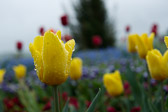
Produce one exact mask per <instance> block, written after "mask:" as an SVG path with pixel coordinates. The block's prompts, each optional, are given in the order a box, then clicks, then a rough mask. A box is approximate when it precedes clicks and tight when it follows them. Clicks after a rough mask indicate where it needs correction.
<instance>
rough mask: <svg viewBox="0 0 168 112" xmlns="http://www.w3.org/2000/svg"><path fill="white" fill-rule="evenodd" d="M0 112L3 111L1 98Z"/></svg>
mask: <svg viewBox="0 0 168 112" xmlns="http://www.w3.org/2000/svg"><path fill="white" fill-rule="evenodd" d="M0 112H3V103H2V100H1V99H0Z"/></svg>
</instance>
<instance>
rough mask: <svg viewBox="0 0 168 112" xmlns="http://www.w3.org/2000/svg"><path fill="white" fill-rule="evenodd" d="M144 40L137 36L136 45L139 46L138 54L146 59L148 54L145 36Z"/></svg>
mask: <svg viewBox="0 0 168 112" xmlns="http://www.w3.org/2000/svg"><path fill="white" fill-rule="evenodd" d="M142 37H143V38H141V37H140V36H138V35H137V38H136V39H135V41H136V45H137V50H138V54H139V56H140V57H141V58H145V57H146V54H147V48H146V46H145V43H144V41H146V39H145V38H146V36H145V35H143V36H142Z"/></svg>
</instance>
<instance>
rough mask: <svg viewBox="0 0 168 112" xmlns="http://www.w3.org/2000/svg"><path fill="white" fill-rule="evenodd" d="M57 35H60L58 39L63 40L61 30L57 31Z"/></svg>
mask: <svg viewBox="0 0 168 112" xmlns="http://www.w3.org/2000/svg"><path fill="white" fill-rule="evenodd" d="M56 35H58V38H59V39H60V40H61V31H60V30H58V31H57V33H56Z"/></svg>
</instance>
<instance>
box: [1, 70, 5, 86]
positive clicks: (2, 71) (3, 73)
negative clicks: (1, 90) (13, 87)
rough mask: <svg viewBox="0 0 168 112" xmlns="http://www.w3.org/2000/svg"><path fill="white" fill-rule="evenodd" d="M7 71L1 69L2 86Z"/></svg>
mask: <svg viewBox="0 0 168 112" xmlns="http://www.w3.org/2000/svg"><path fill="white" fill-rule="evenodd" d="M5 72H6V71H5V69H0V84H1V83H2V82H3V80H4V75H5Z"/></svg>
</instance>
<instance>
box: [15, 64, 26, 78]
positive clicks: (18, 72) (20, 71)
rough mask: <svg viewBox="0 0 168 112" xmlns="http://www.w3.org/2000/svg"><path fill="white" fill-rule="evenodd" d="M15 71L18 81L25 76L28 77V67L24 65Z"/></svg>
mask: <svg viewBox="0 0 168 112" xmlns="http://www.w3.org/2000/svg"><path fill="white" fill-rule="evenodd" d="M13 70H14V72H15V76H16V78H18V79H21V78H23V77H25V75H26V66H24V65H22V64H19V65H17V66H14V67H13Z"/></svg>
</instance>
